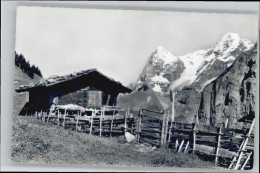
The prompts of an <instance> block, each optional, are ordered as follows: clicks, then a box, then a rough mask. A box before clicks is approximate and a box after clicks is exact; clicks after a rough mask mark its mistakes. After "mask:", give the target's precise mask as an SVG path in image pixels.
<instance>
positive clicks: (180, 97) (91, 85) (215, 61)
mask: <svg viewBox="0 0 260 173" xmlns="http://www.w3.org/2000/svg"><path fill="white" fill-rule="evenodd" d="M258 20H259V17H258V15H257V14H242V13H241V14H238V13H234V14H232V13H210V12H208V13H207V12H183V11H179V12H178V11H155V10H154V11H153V10H120V9H94V8H92V9H91V8H86V9H84V8H63V7H40V6H18V7H17V9H16V22H15V23H16V28H15V50H14V52H15V57H13V61H14V63H15V68H14V78H13V79H14V81H13V85H14V89H13V114H12V143H11V159H12V161H13V162H15V163H23V164H31V165H34V164H46V165H49V164H55V165H75V166H77V165H83V166H87V167H88V166H92V167H133V168H139V167H140V168H146V167H147V168H154V167H160V168H168V167H170V168H172V170H173V171H174V168H201V169H203V170H209V169H210V170H212V169H213V170H223V171H228V170H252V169H253V168H254V166H255V163H256V162H257V161H256V160H255V159H254V155H255V154H256V153H255V149H254V147H255V142H254V139H255V135H254V134H255V133H256V131H255V128H256V119H255V118H256V116H258V115H257V114H256V107H257V104H256V99H257V96H256V90H257V87H258V85H257V66H258V64H257V59H259V57H258V53H257V50H258V45H257V42H258V34H259V31H258ZM256 136H257V137H258V135H256ZM257 145H258V144H257Z"/></svg>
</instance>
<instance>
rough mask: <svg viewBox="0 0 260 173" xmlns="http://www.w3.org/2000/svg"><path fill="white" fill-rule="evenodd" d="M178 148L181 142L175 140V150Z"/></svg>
mask: <svg viewBox="0 0 260 173" xmlns="http://www.w3.org/2000/svg"><path fill="white" fill-rule="evenodd" d="M178 146H179V141H178V139H176V140H175V145H174V149H176V150H177V148H178Z"/></svg>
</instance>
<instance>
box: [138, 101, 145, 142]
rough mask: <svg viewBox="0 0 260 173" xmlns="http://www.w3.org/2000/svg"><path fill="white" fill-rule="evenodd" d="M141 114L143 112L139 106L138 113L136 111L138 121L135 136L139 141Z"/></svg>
mask: <svg viewBox="0 0 260 173" xmlns="http://www.w3.org/2000/svg"><path fill="white" fill-rule="evenodd" d="M142 114H143V107H142V106H141V107H140V110H139V113H138V121H137V136H136V140H137V142H140V133H141V125H142Z"/></svg>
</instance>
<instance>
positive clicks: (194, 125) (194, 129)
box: [192, 124, 196, 154]
mask: <svg viewBox="0 0 260 173" xmlns="http://www.w3.org/2000/svg"><path fill="white" fill-rule="evenodd" d="M192 132H193V135H192V153H193V154H194V153H195V148H196V124H193V128H192Z"/></svg>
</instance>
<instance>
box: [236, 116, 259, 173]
mask: <svg viewBox="0 0 260 173" xmlns="http://www.w3.org/2000/svg"><path fill="white" fill-rule="evenodd" d="M254 123H255V118H254V119H253V121H252V124H251V127H250V129H249V132H248V133H247V135H246V137H245V142H244V145H243V146H242V148H241V151H240V154H239V156H238V159H237V163H236V166H235V168H234V170H237V169H238V167H239V165H240V161H241V159H242V156H243V153H244V150H245V148H246V144H247V142H248V139H249V138H250V134H251V132H252V130H253V126H254Z"/></svg>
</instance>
